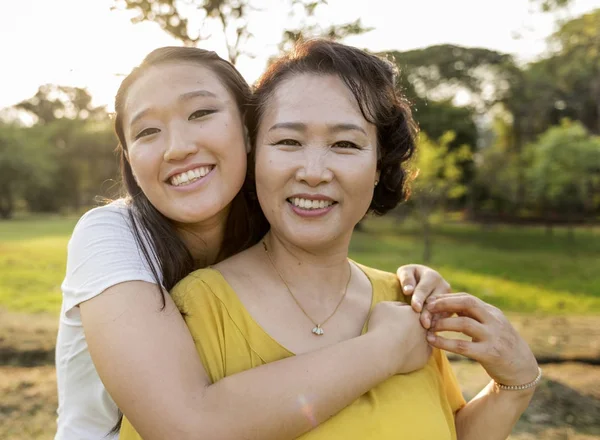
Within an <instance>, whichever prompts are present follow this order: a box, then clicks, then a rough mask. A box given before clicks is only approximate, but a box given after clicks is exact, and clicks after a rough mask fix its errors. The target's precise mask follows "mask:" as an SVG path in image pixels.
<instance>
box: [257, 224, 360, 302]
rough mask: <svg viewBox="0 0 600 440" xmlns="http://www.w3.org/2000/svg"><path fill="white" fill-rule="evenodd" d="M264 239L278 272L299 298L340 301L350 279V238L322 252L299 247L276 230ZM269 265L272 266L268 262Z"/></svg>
mask: <svg viewBox="0 0 600 440" xmlns="http://www.w3.org/2000/svg"><path fill="white" fill-rule="evenodd" d="M263 240H264V242H265V244H266V245H267V249H268V255H270V257H271V260H272V262H273V265H274V266H275V268H276V271H278V272H279V274H281V277H283V278H284V280H285V282H286V283H287V284H288V285H289V287H290V288H291V289H292V290H293V291H294V294H295V295H296V296H299V297H302V296H305V297H307V296H315V297H318V298H319V299H321V300H323V301H327V300H328V299H329V298H339V296H340V291H341V290H342V289H343V287H344V286H345V285H346V283H347V282H348V277H349V276H350V270H351V269H350V265H349V264H348V247H349V239H348V240H347V241H346V242H345V243H342V244H340V245H338V246H332V247H328V248H323V249H321V250H319V251H312V250H307V249H303V248H300V247H299V246H296V245H294V244H292V243H290V242H288V241H286V240H284V239H282V238H281V237H279V236H278V235H277V233H276V232H273V231H271V232H269V233H268V234H267V235H266V236H265V238H264V239H263ZM261 248H262V245H261ZM267 264H270V263H269V262H268V259H267ZM275 276H277V274H275Z"/></svg>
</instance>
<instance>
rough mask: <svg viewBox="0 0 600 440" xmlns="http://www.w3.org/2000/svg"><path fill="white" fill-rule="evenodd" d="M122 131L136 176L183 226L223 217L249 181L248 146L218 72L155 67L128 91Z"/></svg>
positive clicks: (178, 65) (178, 66)
mask: <svg viewBox="0 0 600 440" xmlns="http://www.w3.org/2000/svg"><path fill="white" fill-rule="evenodd" d="M123 124H124V127H123V128H124V133H125V138H126V141H127V150H128V159H129V162H130V164H131V168H132V170H133V174H134V176H135V178H136V180H137V183H138V185H139V186H140V188H141V189H142V191H143V192H144V194H145V195H146V197H148V200H149V201H150V202H151V203H152V204H153V205H154V206H155V207H156V208H157V209H158V210H159V211H160V212H161V213H162V214H163V215H165V216H166V217H168V218H169V219H171V220H173V221H175V222H178V223H185V224H192V223H202V222H206V221H209V220H211V219H214V218H215V216H219V215H221V216H222V214H223V212H225V211H226V208H228V206H229V204H230V203H231V201H232V200H233V198H234V197H235V195H236V194H237V193H238V191H239V190H240V188H241V187H242V184H243V182H244V178H245V175H246V164H247V163H246V160H247V142H246V136H245V132H244V127H243V123H242V118H241V115H240V112H239V109H238V107H237V104H236V102H235V99H234V97H233V96H232V95H231V93H229V91H228V90H227V89H226V88H225V86H223V84H222V83H221V82H220V81H219V78H218V77H217V75H216V74H215V73H214V72H213V71H212V70H210V69H209V68H207V67H203V66H200V65H197V64H192V63H173V64H164V65H158V66H153V67H151V68H149V69H148V70H146V71H145V72H144V73H143V74H142V75H141V76H140V77H139V78H138V79H137V80H136V81H135V82H134V83H133V84H132V86H131V87H130V89H129V91H128V94H127V98H126V101H125V112H124V118H123ZM222 217H223V218H224V217H225V216H222Z"/></svg>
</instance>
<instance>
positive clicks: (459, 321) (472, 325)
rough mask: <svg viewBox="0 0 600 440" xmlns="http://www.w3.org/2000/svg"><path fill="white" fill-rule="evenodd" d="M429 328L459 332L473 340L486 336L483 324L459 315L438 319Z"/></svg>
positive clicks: (436, 330) (433, 330)
mask: <svg viewBox="0 0 600 440" xmlns="http://www.w3.org/2000/svg"><path fill="white" fill-rule="evenodd" d="M430 330H431V331H432V332H445V331H451V332H460V333H463V334H465V335H467V336H470V337H471V338H473V341H475V342H479V341H483V340H485V339H486V337H487V336H488V334H487V332H486V329H485V327H484V325H483V324H481V323H480V322H477V321H475V320H474V319H471V318H467V317H461V316H456V317H452V318H443V319H439V320H437V321H436V322H435V324H433V325H432V326H431V328H430Z"/></svg>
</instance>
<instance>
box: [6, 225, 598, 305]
mask: <svg viewBox="0 0 600 440" xmlns="http://www.w3.org/2000/svg"><path fill="white" fill-rule="evenodd" d="M76 221H77V218H74V217H69V218H60V217H44V218H35V217H34V218H28V219H22V220H11V221H2V222H0V307H2V308H5V309H8V310H14V311H22V312H43V311H45V312H51V313H57V312H58V310H59V309H60V303H61V294H60V283H61V282H62V279H63V277H64V273H65V257H66V247H67V242H68V239H69V236H70V234H71V231H72V230H73V227H74V225H75V223H76ZM365 228H366V230H367V232H356V233H355V236H354V239H353V242H352V247H351V257H352V258H354V259H355V260H357V261H359V262H361V263H363V264H366V265H369V266H374V267H378V268H380V269H384V270H390V271H394V270H395V269H396V267H397V266H399V265H401V264H405V263H409V262H413V263H420V262H422V253H423V244H422V239H421V235H420V230H419V229H418V227H417V226H416V225H414V224H403V225H396V224H395V223H394V220H393V219H390V218H382V219H372V220H369V221H367V222H365ZM433 240H434V241H433V260H432V261H431V263H430V265H431V266H432V267H434V268H436V269H437V270H439V271H440V272H441V273H442V274H443V275H444V276H445V277H446V278H447V279H448V281H449V282H450V283H451V284H452V286H453V288H454V289H455V290H458V291H467V292H470V293H473V294H475V295H477V296H479V297H481V298H483V299H484V300H486V301H488V302H491V303H493V304H495V305H497V306H499V307H501V308H502V309H503V310H505V311H509V312H526V313H534V312H542V313H549V314H563V313H569V314H592V313H599V312H600V276H599V274H600V231H598V230H596V231H593V230H590V229H578V230H577V231H576V232H575V239H574V241H573V242H569V240H568V239H567V236H566V233H565V232H564V231H563V230H557V231H556V232H555V233H554V235H553V236H552V237H548V236H546V234H545V231H544V230H543V228H517V227H496V228H494V229H491V230H484V229H482V228H481V227H480V226H477V225H469V224H460V223H458V224H446V225H444V226H441V227H438V228H436V232H435V236H434V238H433Z"/></svg>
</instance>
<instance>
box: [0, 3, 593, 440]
mask: <svg viewBox="0 0 600 440" xmlns="http://www.w3.org/2000/svg"><path fill="white" fill-rule="evenodd" d="M0 14H1V16H2V18H3V20H2V23H3V24H2V27H0V41H1V42H2V43H1V44H0V60H1V64H2V73H1V76H0V78H1V81H0V396H2V397H1V398H0V438H2V439H43V438H52V436H53V434H54V423H55V422H54V420H55V417H56V405H57V398H56V385H55V373H54V366H53V362H54V343H55V337H56V329H57V317H58V312H59V309H60V303H61V293H60V283H61V282H62V278H63V276H64V271H65V256H66V245H67V242H68V239H69V237H70V234H71V232H72V229H73V227H74V225H75V223H76V222H77V219H78V218H79V216H80V215H81V214H82V213H83V212H85V211H86V210H88V209H90V208H91V207H93V206H97V205H98V203H99V200H100V198H101V197H109V198H112V197H117V196H118V192H119V179H118V162H117V160H116V156H115V153H114V149H115V146H116V138H115V136H114V134H113V131H112V122H111V112H112V111H113V99H114V95H115V93H116V90H117V88H118V86H119V83H120V81H121V80H122V78H123V77H124V75H126V74H127V73H129V72H130V70H131V69H132V68H133V67H134V66H135V65H137V64H138V63H139V62H140V61H141V60H142V58H143V57H144V56H145V55H146V54H147V53H148V52H150V51H151V50H153V49H154V48H156V47H159V46H165V45H193V46H198V47H202V48H207V49H212V50H215V51H217V52H218V53H219V54H220V55H221V56H222V57H224V58H227V59H229V60H231V62H233V63H234V64H235V65H236V66H237V67H238V69H239V70H240V71H241V72H242V74H243V75H244V77H245V78H246V79H247V80H248V81H249V82H250V83H252V82H253V81H254V80H256V79H257V78H258V76H259V75H260V73H261V72H262V70H263V69H264V68H265V67H266V66H267V65H268V62H269V59H271V58H272V57H273V56H276V55H277V54H278V53H280V51H281V50H284V49H286V48H289V47H290V46H291V44H292V43H293V42H294V41H295V40H297V39H299V38H309V37H312V36H328V37H329V38H333V39H336V40H340V41H342V42H344V43H347V44H351V45H355V46H357V47H360V48H364V49H367V50H369V51H371V52H373V53H377V54H380V55H381V56H385V57H387V58H389V59H390V60H391V61H393V62H394V63H395V64H396V65H397V66H398V68H399V71H400V76H399V86H400V87H401V88H402V90H403V91H404V94H405V95H406V96H407V98H408V99H409V100H410V101H411V102H412V104H413V111H414V116H415V118H416V120H417V122H418V124H419V126H420V129H421V134H420V140H419V153H418V155H417V157H416V158H415V160H414V161H413V164H412V166H413V167H414V169H418V170H419V174H418V177H417V178H416V180H415V181H414V183H413V186H412V194H411V197H410V200H409V201H408V202H406V203H404V204H403V205H402V206H400V207H399V208H398V209H396V210H395V211H394V212H392V213H391V214H389V215H387V216H386V217H383V218H368V219H366V220H365V221H363V222H361V224H360V225H359V226H358V227H357V232H356V234H355V237H354V239H353V243H352V257H353V258H355V259H356V260H357V261H359V262H362V263H365V264H368V265H371V266H376V267H379V268H381V269H386V270H395V268H396V267H397V266H398V265H400V264H405V263H409V262H419V263H425V264H429V265H431V266H432V267H434V268H435V269H437V270H439V271H440V272H441V273H442V275H443V276H444V277H446V279H448V280H449V282H450V283H451V284H452V286H453V288H454V290H456V291H468V292H470V293H472V294H475V295H477V296H479V297H481V298H482V299H484V300H485V301H488V302H490V303H492V304H495V305H497V306H499V307H501V308H502V309H503V310H504V311H505V312H506V313H507V315H508V316H509V317H510V319H511V321H512V322H513V323H514V325H515V326H516V327H517V328H518V329H519V330H520V331H521V332H522V333H523V334H524V335H525V337H526V338H527V340H528V341H529V343H530V344H531V345H532V347H533V349H534V352H535V353H536V356H537V358H538V360H539V362H540V363H541V364H543V365H542V367H543V368H544V371H545V378H544V381H543V382H542V384H541V385H540V387H539V389H538V390H537V392H536V396H535V398H534V401H533V403H532V405H531V407H530V408H529V409H528V411H527V413H526V414H525V415H524V416H523V418H522V420H521V421H520V422H519V424H518V425H517V427H516V428H515V431H514V433H513V436H512V437H511V438H512V439H520V440H525V439H556V440H558V439H600V367H599V365H600V0H504V1H495V0H488V1H485V2H484V1H477V0H458V1H453V2H450V1H443V0H420V1H416V2H406V1H394V2H392V1H387V0H369V1H368V2H365V1H349V0H346V1H343V0H329V1H326V0H279V1H275V0H126V1H123V0H89V1H86V2H82V1H77V0H54V1H51V2H49V1H43V0H20V1H16V0H12V1H10V0H3V1H2V2H1V3H0ZM99 197H100V198H99ZM453 366H454V367H455V369H456V372H457V374H458V376H459V380H460V382H461V385H462V386H463V391H464V394H465V395H466V396H467V397H471V396H473V395H474V393H476V392H477V391H478V390H479V389H480V388H481V387H482V386H483V385H484V384H485V383H486V382H487V381H488V380H489V379H488V378H487V376H486V375H485V372H484V371H482V369H481V368H480V367H479V366H478V365H475V364H472V363H470V362H466V361H465V360H462V359H458V358H454V359H453Z"/></svg>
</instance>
